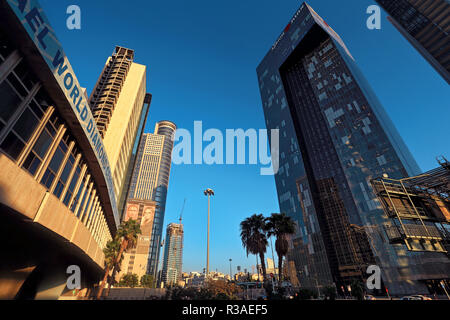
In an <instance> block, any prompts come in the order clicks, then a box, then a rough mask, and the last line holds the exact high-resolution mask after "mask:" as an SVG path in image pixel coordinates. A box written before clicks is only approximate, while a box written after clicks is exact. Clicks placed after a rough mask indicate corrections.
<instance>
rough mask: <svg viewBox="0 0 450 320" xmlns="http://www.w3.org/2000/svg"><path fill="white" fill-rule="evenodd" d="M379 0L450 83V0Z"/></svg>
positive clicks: (401, 29) (394, 23)
mask: <svg viewBox="0 0 450 320" xmlns="http://www.w3.org/2000/svg"><path fill="white" fill-rule="evenodd" d="M376 1H377V2H378V3H379V4H380V5H381V6H382V7H383V8H384V10H386V12H387V13H388V14H389V15H390V16H388V20H389V21H390V22H391V23H392V24H393V25H394V27H395V28H397V30H398V31H399V32H400V33H401V34H402V35H403V36H404V37H405V38H406V39H407V40H408V41H409V42H410V43H411V45H412V46H413V47H414V48H416V50H417V51H419V53H420V54H421V55H422V56H423V57H424V58H425V59H426V60H427V61H428V62H429V63H430V64H431V65H432V66H433V68H434V69H436V71H437V72H438V73H439V74H440V75H441V76H442V77H443V78H444V79H445V81H447V83H449V84H450V58H449V57H450V38H449V32H450V20H449V16H450V1H448V0H396V1H392V0H376Z"/></svg>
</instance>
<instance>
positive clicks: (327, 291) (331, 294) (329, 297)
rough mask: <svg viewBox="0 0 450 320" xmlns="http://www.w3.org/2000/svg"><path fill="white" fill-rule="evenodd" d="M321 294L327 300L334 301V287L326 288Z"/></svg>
mask: <svg viewBox="0 0 450 320" xmlns="http://www.w3.org/2000/svg"><path fill="white" fill-rule="evenodd" d="M322 292H323V294H324V296H325V298H326V299H327V300H336V288H335V287H334V286H326V287H324V288H323V290H322Z"/></svg>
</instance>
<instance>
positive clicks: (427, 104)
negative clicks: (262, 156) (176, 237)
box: [40, 0, 450, 274]
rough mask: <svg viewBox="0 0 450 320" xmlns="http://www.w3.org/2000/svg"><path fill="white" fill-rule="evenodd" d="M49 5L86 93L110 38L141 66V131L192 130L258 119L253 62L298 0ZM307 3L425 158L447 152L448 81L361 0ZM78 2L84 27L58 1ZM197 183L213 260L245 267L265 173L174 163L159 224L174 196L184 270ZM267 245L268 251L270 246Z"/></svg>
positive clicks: (268, 205)
mask: <svg viewBox="0 0 450 320" xmlns="http://www.w3.org/2000/svg"><path fill="white" fill-rule="evenodd" d="M40 3H41V5H42V6H43V8H44V11H45V13H46V15H47V16H48V18H49V20H50V21H51V23H52V26H53V27H54V28H55V31H56V34H57V36H58V38H59V40H60V42H61V44H62V46H63V47H64V49H65V52H66V54H67V55H68V57H69V59H70V62H71V64H72V66H73V68H74V71H75V73H76V75H77V77H78V79H79V81H80V83H81V85H83V86H85V87H86V88H87V92H88V94H90V92H91V91H92V88H93V87H94V85H95V82H96V81H97V78H98V76H99V74H100V73H101V70H102V68H103V66H104V63H105V61H106V58H107V57H108V56H109V55H110V54H111V53H112V51H113V50H114V47H115V45H121V46H125V47H128V48H131V49H134V50H135V54H136V55H135V62H137V63H140V64H144V65H146V66H147V91H148V92H150V93H151V94H152V95H153V101H152V104H151V107H150V112H149V120H148V123H147V127H146V130H145V132H152V131H153V128H154V125H155V123H156V122H158V121H160V120H165V119H167V120H170V121H173V122H174V123H175V124H176V125H177V126H178V128H185V129H188V130H193V123H194V121H195V120H201V121H203V126H204V129H207V128H217V129H220V130H222V131H225V129H236V128H243V129H248V128H255V129H265V123H264V116H263V112H262V106H261V99H260V96H259V90H258V82H257V77H256V66H257V65H258V64H259V62H260V61H261V60H262V58H263V57H264V56H265V54H266V53H267V51H268V50H269V49H270V47H271V46H272V45H273V43H274V42H275V41H276V39H277V38H278V36H279V35H280V33H281V32H282V30H283V29H284V27H285V26H286V25H287V23H288V22H289V20H290V19H291V17H292V16H293V14H294V13H295V12H296V11H297V9H298V8H299V7H300V5H301V3H302V1H294V0H286V1H283V2H281V3H280V2H275V1H245V2H242V1H227V2H213V1H201V0H198V1H194V2H185V1H172V2H144V1H137V0H135V1H129V2H128V3H127V4H128V5H127V6H126V7H125V8H124V6H123V2H122V1H118V0H111V1H108V3H107V4H106V2H104V1H87V0H71V1H68V0H61V1H57V2H56V1H54V0H40ZM308 3H309V4H310V5H311V6H312V8H313V9H314V10H315V11H316V12H317V13H318V14H319V15H320V16H322V17H323V18H324V19H325V21H327V23H328V24H329V25H330V26H331V27H332V28H333V29H334V30H335V31H336V32H337V33H338V34H339V35H340V36H341V37H342V39H343V41H344V42H345V43H346V45H347V47H348V48H349V50H350V52H351V54H352V55H353V57H355V59H356V61H357V64H358V66H359V68H360V69H361V71H362V72H363V74H364V75H365V77H366V78H367V79H368V81H369V83H370V84H371V86H372V88H373V89H374V91H375V93H376V94H377V96H378V98H379V99H380V100H381V102H382V104H383V106H384V107H385V109H386V111H387V113H388V114H389V116H390V117H391V119H392V120H393V122H394V124H395V125H396V127H397V129H398V131H399V132H400V134H401V136H402V137H403V139H404V140H405V142H406V144H407V146H408V147H409V149H410V150H411V152H412V154H413V156H414V157H415V159H416V160H417V162H418V164H419V166H420V167H421V169H422V170H424V171H426V170H429V169H432V168H435V167H436V166H437V162H436V160H435V157H436V156H439V155H444V156H447V158H450V153H449V150H450V143H449V142H448V123H447V122H448V119H449V118H450V108H449V105H448V96H449V93H450V90H449V87H448V85H447V84H446V83H445V81H444V80H443V79H442V78H441V77H440V76H439V75H438V74H437V73H436V72H435V70H434V69H433V68H432V67H431V66H430V65H429V64H428V63H427V62H426V61H425V60H424V59H423V58H422V57H421V56H420V55H419V53H418V52H417V51H416V50H415V49H414V48H413V47H412V46H411V45H410V44H409V43H408V42H407V41H406V40H405V39H404V38H403V37H402V36H401V35H400V33H399V32H398V31H397V30H396V29H395V28H394V27H393V26H392V25H391V24H390V23H389V22H388V21H387V19H386V14H385V13H384V12H383V13H382V29H381V30H368V29H367V27H366V20H367V18H368V15H367V14H366V8H367V7H368V6H369V5H373V4H375V2H374V1H369V0H367V1H366V0H347V1H345V5H342V2H337V1H325V0H322V1H319V0H311V1H308ZM72 4H76V5H78V6H80V8H81V12H82V29H81V30H80V31H70V30H68V29H67V28H66V17H67V15H66V13H65V12H66V8H67V6H69V5H72ZM206 188H212V189H214V191H215V193H216V196H214V197H213V198H212V206H211V253H210V254H211V255H210V269H211V271H215V270H216V269H218V270H219V271H220V272H223V273H225V274H227V273H229V258H231V259H233V268H234V271H236V266H238V265H239V266H241V269H244V268H247V269H248V270H249V271H250V270H251V266H252V265H255V264H256V258H255V256H250V257H249V258H247V257H246V254H245V250H244V249H243V248H242V245H241V241H240V238H239V223H240V222H241V221H242V220H243V219H245V218H246V217H248V216H250V215H252V214H254V213H263V214H264V215H266V216H268V215H270V214H271V213H272V212H278V210H279V207H278V201H277V194H276V189H275V183H274V178H273V177H271V176H261V175H260V174H259V166H249V165H245V166H243V165H240V166H236V165H235V166H225V165H223V166H222V165H215V166H208V165H197V166H195V165H172V172H171V176H170V182H169V193H168V196H167V206H166V215H165V221H164V230H165V229H166V226H167V224H169V223H171V222H177V221H178V218H179V214H180V211H181V207H182V205H183V200H184V199H185V198H186V199H187V201H186V206H185V209H184V212H183V225H184V252H183V256H184V259H183V269H184V270H183V271H185V272H190V271H199V272H201V271H202V270H203V268H204V267H206V223H207V200H206V197H205V196H204V195H203V190H204V189H206ZM267 257H268V258H272V254H271V250H270V246H269V247H268V248H267Z"/></svg>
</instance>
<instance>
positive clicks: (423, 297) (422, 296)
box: [412, 294, 433, 300]
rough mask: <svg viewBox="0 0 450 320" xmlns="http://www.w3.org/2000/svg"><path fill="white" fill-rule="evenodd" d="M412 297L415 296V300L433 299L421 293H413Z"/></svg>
mask: <svg viewBox="0 0 450 320" xmlns="http://www.w3.org/2000/svg"><path fill="white" fill-rule="evenodd" d="M412 297H415V298H417V300H433V299H431V298H430V297H427V296H424V295H421V294H415V295H413V296H412Z"/></svg>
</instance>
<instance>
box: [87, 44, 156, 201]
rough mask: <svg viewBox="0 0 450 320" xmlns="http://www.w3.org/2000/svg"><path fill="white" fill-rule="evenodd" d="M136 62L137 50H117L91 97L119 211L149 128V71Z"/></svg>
mask: <svg viewBox="0 0 450 320" xmlns="http://www.w3.org/2000/svg"><path fill="white" fill-rule="evenodd" d="M133 60H134V51H133V50H131V49H127V48H123V47H120V46H117V47H116V48H115V50H114V52H113V54H112V55H111V56H110V57H108V59H107V60H106V64H105V66H104V68H103V71H102V73H101V74H100V77H99V78H98V81H97V83H96V85H95V87H94V89H93V91H92V94H91V97H90V106H91V109H92V113H93V115H94V119H95V123H96V124H97V127H98V129H99V132H100V134H101V136H102V138H103V143H104V145H105V152H106V154H107V155H108V159H109V162H110V166H111V172H112V176H113V182H114V191H115V194H116V201H117V202H118V206H119V210H122V209H123V206H124V201H125V199H126V194H127V192H128V189H127V186H128V184H127V180H126V178H127V173H129V171H130V170H131V168H133V163H132V154H133V147H134V146H135V143H136V141H138V140H139V139H140V135H138V132H139V131H142V129H143V125H145V120H146V118H147V113H148V108H149V106H150V100H151V99H150V96H149V95H146V67H145V66H144V65H140V64H137V63H135V62H134V61H133ZM129 177H130V176H129V175H128V178H129ZM119 202H120V203H119Z"/></svg>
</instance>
